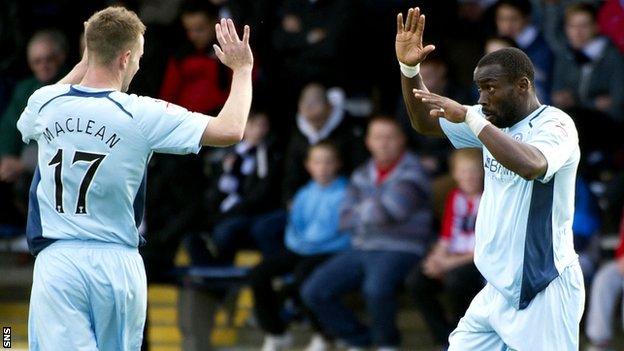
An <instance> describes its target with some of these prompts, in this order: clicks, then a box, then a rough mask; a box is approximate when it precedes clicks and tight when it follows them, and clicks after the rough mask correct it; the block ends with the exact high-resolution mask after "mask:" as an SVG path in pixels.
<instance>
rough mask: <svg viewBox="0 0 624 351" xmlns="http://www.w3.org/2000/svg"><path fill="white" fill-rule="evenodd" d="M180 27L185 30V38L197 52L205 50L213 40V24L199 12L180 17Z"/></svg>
mask: <svg viewBox="0 0 624 351" xmlns="http://www.w3.org/2000/svg"><path fill="white" fill-rule="evenodd" d="M182 25H183V26H184V29H185V30H186V37H187V38H188V40H189V41H190V42H191V44H193V46H194V47H195V48H196V49H198V50H204V49H206V47H208V45H209V44H210V43H211V42H212V41H214V40H215V31H214V23H213V21H212V20H211V19H210V18H208V17H207V16H206V15H205V14H203V13H201V12H197V13H185V14H184V15H182Z"/></svg>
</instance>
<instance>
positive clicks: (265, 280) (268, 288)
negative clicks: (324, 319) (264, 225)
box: [250, 141, 350, 351]
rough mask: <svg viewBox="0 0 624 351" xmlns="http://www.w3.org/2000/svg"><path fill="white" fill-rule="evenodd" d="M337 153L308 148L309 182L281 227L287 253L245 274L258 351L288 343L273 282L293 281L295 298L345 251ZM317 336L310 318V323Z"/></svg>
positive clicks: (324, 145) (325, 146)
mask: <svg viewBox="0 0 624 351" xmlns="http://www.w3.org/2000/svg"><path fill="white" fill-rule="evenodd" d="M340 164H341V162H340V156H339V152H338V149H337V148H336V147H335V146H334V145H333V144H331V143H329V142H326V141H322V142H319V143H317V144H314V145H312V146H310V148H309V149H308V155H307V158H306V161H305V167H306V169H307V171H308V173H309V174H310V176H311V178H312V180H311V181H309V182H308V183H307V184H306V185H305V186H303V187H302V188H300V189H299V191H298V192H297V193H296V195H295V197H294V201H293V204H292V207H291V209H290V213H289V219H288V225H287V227H286V236H285V242H286V248H287V250H286V252H285V253H284V254H282V255H276V256H272V257H269V258H266V259H264V260H263V261H262V262H261V263H260V264H259V265H258V266H256V267H255V268H254V269H253V270H252V271H251V273H250V280H251V288H252V291H253V295H254V301H255V303H254V309H255V314H256V317H257V319H258V322H259V324H260V327H261V328H262V330H264V332H265V333H266V337H265V341H264V345H263V347H262V350H264V351H271V350H281V349H284V348H288V346H289V345H290V343H291V340H292V338H291V337H290V335H289V334H287V333H286V328H287V325H286V322H285V321H284V320H282V319H281V318H280V313H279V312H280V309H281V301H280V298H279V295H280V294H279V292H278V291H276V289H275V287H274V284H273V283H274V279H275V278H276V277H280V276H283V275H285V274H289V273H291V274H293V275H294V285H295V287H296V288H295V289H293V291H294V292H296V291H298V287H299V286H300V285H301V283H302V282H303V280H304V279H305V278H306V277H307V276H308V275H309V274H310V273H311V272H312V271H313V270H314V269H315V268H316V267H317V266H318V265H320V264H321V263H322V262H324V261H325V260H326V259H327V258H329V257H330V256H331V255H332V254H334V253H336V252H338V251H342V250H345V249H347V248H348V247H349V246H350V237H349V235H348V234H347V233H346V232H344V231H341V230H339V228H338V223H339V219H340V206H341V205H342V201H343V199H344V196H345V192H346V188H347V184H348V181H347V179H346V178H344V177H340V176H338V171H339V169H340ZM310 319H311V321H312V324H313V326H314V327H315V329H316V330H319V328H316V323H315V321H314V318H312V317H311V318H310Z"/></svg>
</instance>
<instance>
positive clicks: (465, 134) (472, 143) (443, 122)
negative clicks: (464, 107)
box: [440, 105, 483, 149]
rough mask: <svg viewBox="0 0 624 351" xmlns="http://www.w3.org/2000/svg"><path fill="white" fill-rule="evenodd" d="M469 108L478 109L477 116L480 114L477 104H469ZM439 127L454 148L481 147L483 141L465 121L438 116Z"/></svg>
mask: <svg viewBox="0 0 624 351" xmlns="http://www.w3.org/2000/svg"><path fill="white" fill-rule="evenodd" d="M469 108H473V109H479V116H481V111H480V107H479V106H478V105H476V106H470V107H469ZM440 127H441V128H442V131H444V134H446V136H447V137H448V139H449V140H450V141H451V143H452V144H453V146H454V147H455V148H456V149H463V148H468V147H477V148H482V147H483V143H481V141H480V140H479V138H477V136H476V135H474V133H473V132H472V130H470V128H469V127H468V125H467V124H466V123H453V122H450V121H449V120H447V119H446V118H440Z"/></svg>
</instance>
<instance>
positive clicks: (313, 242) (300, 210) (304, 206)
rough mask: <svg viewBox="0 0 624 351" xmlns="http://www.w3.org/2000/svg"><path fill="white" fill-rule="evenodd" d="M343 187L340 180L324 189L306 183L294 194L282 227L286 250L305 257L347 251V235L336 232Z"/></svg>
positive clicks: (343, 180)
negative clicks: (284, 227)
mask: <svg viewBox="0 0 624 351" xmlns="http://www.w3.org/2000/svg"><path fill="white" fill-rule="evenodd" d="M347 184H348V180H347V179H346V178H344V177H339V178H337V179H335V180H334V181H333V182H331V183H330V184H328V185H326V186H322V185H320V184H318V183H317V182H315V181H310V182H308V184H306V185H305V186H303V187H302V188H301V189H299V191H297V193H296V194H295V198H294V200H293V205H292V208H291V210H290V215H289V220H288V226H287V227H286V246H287V247H288V249H290V250H291V251H293V252H295V253H297V254H299V255H304V256H305V255H318V254H326V253H332V252H336V251H342V250H345V249H347V248H349V246H350V236H349V233H348V232H345V231H339V230H338V222H339V220H340V206H341V205H342V201H343V199H344V197H345V194H346V189H347Z"/></svg>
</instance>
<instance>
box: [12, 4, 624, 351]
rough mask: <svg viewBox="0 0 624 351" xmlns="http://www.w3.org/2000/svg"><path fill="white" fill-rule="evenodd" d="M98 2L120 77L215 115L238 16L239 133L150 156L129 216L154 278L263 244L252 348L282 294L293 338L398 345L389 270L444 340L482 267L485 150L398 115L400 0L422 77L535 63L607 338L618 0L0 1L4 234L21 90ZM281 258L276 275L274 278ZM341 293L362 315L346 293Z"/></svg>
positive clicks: (453, 78)
mask: <svg viewBox="0 0 624 351" xmlns="http://www.w3.org/2000/svg"><path fill="white" fill-rule="evenodd" d="M108 5H121V6H126V7H128V8H130V9H132V10H134V11H136V12H137V14H138V15H139V17H140V18H141V19H142V20H143V22H144V23H145V24H146V26H147V32H146V34H145V53H144V56H143V59H142V61H141V70H140V71H139V73H138V74H137V76H136V77H135V79H134V81H133V83H132V85H131V86H130V91H129V92H130V93H135V94H139V95H149V96H153V97H158V98H161V99H163V100H167V101H170V102H172V103H175V104H178V105H181V106H183V107H186V108H188V109H190V110H193V111H198V112H202V113H206V114H212V115H216V114H217V113H218V111H219V110H220V108H221V107H222V105H223V103H224V102H225V99H226V98H227V95H228V90H229V83H230V72H229V71H228V69H227V68H226V67H225V66H223V65H222V64H220V62H219V60H218V59H217V57H216V56H215V54H214V51H213V48H212V44H214V43H215V42H216V38H215V31H214V25H215V23H216V21H217V20H218V19H219V18H222V17H232V18H233V19H234V22H235V23H236V24H237V25H239V26H241V27H242V25H243V24H248V25H250V26H251V46H252V49H253V51H254V55H255V62H256V63H255V68H254V74H253V77H254V78H253V79H254V102H253V105H252V112H251V114H250V116H249V122H248V125H247V128H246V131H245V136H244V138H243V140H242V142H240V143H239V144H237V145H235V146H233V147H230V148H227V149H219V150H216V149H210V148H205V149H204V150H203V151H202V152H201V153H200V157H197V156H194V155H192V156H172V155H160V154H155V155H154V156H153V157H152V160H151V162H150V165H149V170H148V173H149V176H148V185H147V187H148V189H149V190H148V192H147V194H148V197H147V204H146V213H145V217H144V222H143V224H142V226H141V230H142V233H143V235H144V236H145V238H146V239H147V245H146V246H145V247H143V248H141V251H142V253H143V257H144V260H145V263H146V267H147V272H148V279H149V280H150V281H152V282H157V281H168V280H169V279H170V276H169V274H168V273H169V272H170V271H171V269H172V268H173V266H174V256H175V255H176V252H178V250H179V248H180V247H181V246H182V247H183V248H184V249H185V250H187V251H188V253H189V255H190V259H191V263H192V264H193V265H207V266H211V265H212V266H227V265H231V264H232V262H233V259H234V257H235V255H236V252H237V251H239V250H240V249H248V248H253V249H257V250H259V251H260V252H261V253H262V257H263V260H262V262H261V263H260V264H259V265H258V266H257V267H255V268H253V269H252V270H251V272H250V273H249V283H250V285H251V287H252V290H253V294H254V300H255V305H254V309H255V316H256V319H257V321H258V325H259V327H260V328H262V330H263V331H264V332H265V333H266V338H265V342H264V345H263V346H264V347H265V348H264V350H267V351H269V350H280V349H285V348H287V347H288V345H289V343H290V342H291V341H292V340H291V339H290V336H289V333H288V320H289V318H285V317H284V313H282V310H283V300H284V295H288V296H289V297H290V298H291V299H292V300H293V301H294V303H295V304H296V305H297V306H298V307H297V309H298V311H299V312H298V313H299V314H300V315H301V316H303V317H302V318H305V319H306V320H308V321H309V323H310V326H311V328H312V329H313V330H314V331H315V334H314V337H313V338H312V340H311V342H310V345H309V346H308V350H311V351H312V350H319V351H320V350H325V349H327V347H328V345H329V344H330V343H332V342H334V341H340V342H344V343H346V344H347V345H350V346H352V347H367V346H370V345H376V346H377V347H379V348H380V349H383V348H387V349H388V350H391V349H393V348H395V347H398V345H400V333H399V331H398V329H397V326H396V323H395V319H396V318H395V316H396V312H397V309H398V308H400V306H399V304H398V300H397V299H396V292H397V291H399V290H403V289H407V291H408V292H409V294H410V296H411V297H412V301H413V303H414V304H415V306H416V307H417V308H418V310H419V311H420V312H421V313H422V316H423V318H424V320H425V321H426V323H427V325H428V326H429V328H430V330H431V333H432V336H433V339H434V340H435V342H436V343H437V344H440V345H441V346H443V345H444V343H445V342H446V339H447V337H448V334H449V332H450V331H451V330H452V328H453V326H454V325H456V323H457V321H458V320H459V318H460V317H461V316H462V315H463V313H464V311H465V309H466V308H467V306H468V304H469V303H470V301H471V299H472V297H473V296H474V295H475V294H476V293H477V292H478V291H479V290H480V288H481V287H482V286H483V284H484V282H483V280H482V278H481V276H480V274H479V272H478V270H477V269H476V267H475V266H474V264H473V263H472V262H473V260H472V258H473V257H472V254H473V252H472V250H473V247H474V223H475V218H476V215H477V209H478V205H479V199H480V194H481V191H482V184H483V170H482V167H483V166H482V159H481V157H482V156H481V153H480V150H460V151H452V150H451V146H450V144H449V142H448V141H446V140H444V139H431V138H427V137H423V136H420V135H417V134H416V133H415V132H413V131H411V130H410V127H409V120H408V117H407V112H406V111H405V107H404V104H403V98H402V96H401V94H400V84H399V74H400V73H399V70H398V63H397V61H396V57H395V55H394V34H395V29H396V25H395V21H396V15H397V13H398V12H400V11H406V10H407V8H408V7H409V6H414V5H417V6H420V7H421V9H422V11H423V13H425V14H426V16H427V24H426V25H427V27H426V30H425V41H426V42H428V43H433V44H435V45H436V51H435V52H434V53H433V54H432V55H430V57H428V59H427V60H426V61H425V62H424V63H423V64H422V67H421V75H422V77H423V80H424V82H425V84H426V85H427V87H428V88H429V90H430V91H432V92H434V93H437V94H441V95H445V96H448V97H450V98H452V99H455V100H457V101H459V102H461V103H463V104H470V105H472V104H476V101H477V92H476V89H475V87H474V85H473V84H472V73H473V69H474V67H475V64H476V62H477V61H478V59H479V58H480V57H481V56H482V55H483V54H484V53H489V52H491V51H494V50H497V49H499V48H502V47H509V46H513V47H518V48H520V49H522V50H523V51H525V52H526V53H527V55H528V56H529V57H530V58H531V60H532V61H533V63H534V66H535V70H536V75H535V85H536V89H537V93H538V97H539V99H540V101H541V102H542V103H544V104H549V105H554V106H557V107H559V108H561V109H564V110H565V111H567V112H568V113H569V114H570V115H571V116H572V117H573V119H574V121H575V123H576V126H577V128H578V131H579V137H580V143H581V152H582V161H581V165H580V168H579V172H578V180H577V184H576V204H575V206H576V213H575V217H574V228H573V229H574V234H575V237H574V240H575V247H576V249H577V252H578V253H579V256H580V260H581V265H582V268H583V272H584V275H585V279H586V284H587V287H588V300H589V303H588V310H587V311H588V312H587V313H586V323H585V328H586V334H587V336H588V337H589V340H590V341H591V342H592V344H593V345H594V346H595V347H596V350H600V349H601V347H605V346H607V345H608V343H609V341H610V339H611V337H612V334H611V330H612V327H611V325H612V320H611V318H612V312H613V310H614V307H615V305H616V304H617V302H618V294H619V293H621V290H622V287H623V286H624V284H623V283H624V256H623V255H624V240H622V244H621V246H620V247H619V248H618V249H617V250H616V255H615V258H612V257H610V256H609V255H608V254H607V255H605V254H604V252H603V251H604V250H601V245H600V239H601V237H604V235H609V234H613V233H616V232H618V230H619V232H620V235H621V236H622V237H623V238H624V223H623V224H622V227H621V228H620V222H621V220H622V213H623V211H622V210H623V207H624V143H623V142H622V137H621V136H622V135H623V134H622V132H623V131H624V128H623V127H624V89H623V86H624V56H623V55H624V1H622V0H606V1H601V0H593V1H583V2H581V1H574V0H499V1H496V0H445V1H422V2H413V1H400V0H392V1H390V0H185V1H183V0H170V1H159V0H152V1H150V0H144V1H140V0H136V1H119V2H115V1H104V0H102V1H100V0H92V1H82V2H80V3H76V2H73V1H69V0H46V1H43V0H29V1H19V2H18V1H3V2H0V46H1V47H2V48H3V50H2V55H0V113H1V115H0V199H1V200H0V238H11V237H17V236H22V235H23V234H24V226H25V216H26V214H27V213H26V212H27V211H26V209H27V198H28V197H27V191H28V187H29V184H30V179H31V177H32V173H33V170H34V167H35V166H36V156H35V155H36V152H34V148H35V147H36V146H35V145H24V144H23V143H22V142H21V137H20V135H19V132H18V131H17V128H16V122H17V119H18V118H19V115H20V113H21V111H22V110H23V108H24V106H25V105H26V101H27V100H28V97H29V96H30V94H32V92H34V91H35V90H36V89H38V88H40V87H41V86H44V85H47V84H51V83H54V82H55V81H56V80H58V79H59V78H60V77H62V76H63V75H64V74H65V73H66V72H68V71H69V69H70V68H71V67H72V66H73V64H74V63H75V62H77V61H78V58H79V56H80V54H81V52H82V48H83V45H84V44H83V43H82V40H81V32H82V21H84V20H86V19H87V18H88V17H89V16H90V15H91V14H92V13H93V12H94V11H96V10H98V9H101V8H103V7H105V6H108ZM510 215H511V214H510ZM612 259H613V260H612ZM286 275H288V276H290V277H291V280H290V282H289V283H288V284H285V285H281V286H276V284H274V281H275V279H276V278H280V277H284V276H286ZM278 285H279V284H278ZM285 292H286V293H285ZM352 292H356V293H357V294H359V295H360V296H361V298H362V299H363V300H364V310H365V311H366V313H367V314H368V317H369V318H368V319H367V321H368V323H364V322H363V321H361V320H359V319H358V318H357V317H356V315H355V314H354V313H353V311H352V308H351V306H347V305H344V304H343V303H342V301H343V300H342V298H343V297H344V296H346V295H347V294H350V293H352ZM441 294H445V295H447V296H448V297H447V298H444V299H441V298H440V295H441Z"/></svg>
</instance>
